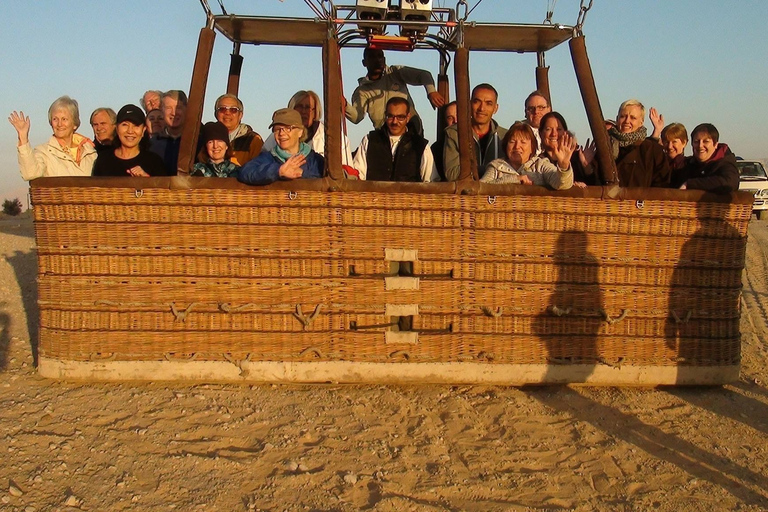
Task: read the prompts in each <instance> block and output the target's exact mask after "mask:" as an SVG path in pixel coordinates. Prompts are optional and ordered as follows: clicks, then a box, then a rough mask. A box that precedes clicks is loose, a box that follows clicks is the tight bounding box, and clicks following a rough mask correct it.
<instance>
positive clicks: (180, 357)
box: [163, 352, 197, 361]
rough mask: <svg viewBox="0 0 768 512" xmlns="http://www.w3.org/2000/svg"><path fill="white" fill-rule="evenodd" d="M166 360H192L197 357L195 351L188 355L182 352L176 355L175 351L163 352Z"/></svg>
mask: <svg viewBox="0 0 768 512" xmlns="http://www.w3.org/2000/svg"><path fill="white" fill-rule="evenodd" d="M163 356H164V357H165V360H166V361H194V360H195V359H197V352H192V353H191V354H189V355H188V356H186V357H185V356H184V354H181V355H176V353H175V352H166V353H165V354H163Z"/></svg>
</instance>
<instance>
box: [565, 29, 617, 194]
mask: <svg viewBox="0 0 768 512" xmlns="http://www.w3.org/2000/svg"><path fill="white" fill-rule="evenodd" d="M569 46H570V48H571V59H572V60H573V68H574V70H575V71H576V80H577V81H578V83H579V90H580V91H581V98H582V100H583V101H584V108H585V109H586V111H587V120H588V121H589V128H590V129H591V130H592V138H593V139H594V141H595V144H596V145H597V156H596V158H597V164H598V167H599V169H600V178H601V179H602V181H603V184H605V185H612V184H614V183H618V181H619V178H618V173H617V171H616V162H615V161H614V160H613V155H612V153H611V145H610V141H609V139H608V132H607V131H606V129H605V118H604V117H603V109H602V108H601V107H600V100H599V99H598V97H597V87H595V79H594V76H593V75H592V66H590V64H589V57H588V56H587V45H586V42H585V40H584V36H583V35H578V36H575V37H573V38H572V39H571V41H570V43H569Z"/></svg>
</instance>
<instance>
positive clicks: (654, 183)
mask: <svg viewBox="0 0 768 512" xmlns="http://www.w3.org/2000/svg"><path fill="white" fill-rule="evenodd" d="M644 124H645V107H644V106H643V104H642V103H640V102H639V101H637V100H627V101H625V102H624V103H622V104H621V106H620V107H619V116H618V117H617V118H616V127H614V128H611V129H610V130H608V135H610V137H611V143H612V150H613V157H614V159H615V160H616V170H617V171H618V175H619V185H621V186H622V187H668V186H669V180H670V172H669V162H668V161H667V156H666V155H665V154H664V151H663V150H662V149H661V145H660V144H659V143H658V141H656V140H654V139H649V138H647V134H648V132H647V130H646V129H645V126H644Z"/></svg>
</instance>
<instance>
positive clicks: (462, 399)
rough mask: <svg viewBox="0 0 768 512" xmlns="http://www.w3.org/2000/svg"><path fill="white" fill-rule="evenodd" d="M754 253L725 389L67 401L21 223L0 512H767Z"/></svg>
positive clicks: (3, 351)
mask: <svg viewBox="0 0 768 512" xmlns="http://www.w3.org/2000/svg"><path fill="white" fill-rule="evenodd" d="M764 248H768V223H762V222H757V221H753V222H752V225H751V226H750V241H749V247H748V261H747V271H746V272H745V275H744V298H743V306H744V313H743V315H742V334H743V341H744V344H743V352H744V354H743V367H742V376H741V379H740V381H739V382H738V383H735V384H733V385H729V386H724V387H714V388H686V389H674V388H669V389H614V388H564V387H563V388H561V387H558V388H552V387H550V388H524V389H517V388H504V387H471V386H414V387H395V386H338V385H324V386H322V385H321V386H285V385H280V386H271V385H263V386H237V385H194V386H192V385H184V384H181V383H178V384H177V383H174V384H170V385H169V384H82V383H66V382H56V381H50V380H45V379H43V378H41V377H39V376H38V375H37V373H36V372H35V368H34V365H33V354H32V344H31V343H30V339H35V336H36V333H35V328H34V326H35V325H36V318H37V310H36V306H35V296H36V289H35V286H36V285H35V273H36V257H35V252H34V239H33V237H32V226H31V221H30V220H29V218H26V219H21V220H19V219H13V218H11V219H8V218H5V219H0V253H2V255H3V257H2V258H0V453H2V459H0V460H2V463H0V510H1V511H25V512H34V511H40V512H42V511H46V512H47V511H77V510H89V511H120V510H149V511H164V510H184V511H203V510H205V511H214V510H215V511H249V510H269V511H283V510H291V511H293V510H309V511H318V512H319V511H351V510H376V511H404V510H419V511H421V510H426V511H430V510H435V511H437V510H447V511H465V510H466V511H497V510H505V511H506V510H513V511H517V510H552V511H554V510H577V511H593V510H597V511H603V510H605V511H635V510H637V511H646V510H659V511H709V510H745V511H746V510H749V511H758V510H768V345H767V344H766V340H767V339H768V337H766V332H768V299H767V298H766V297H767V294H768V257H766V252H764V251H765V250H768V249H764ZM30 327H31V329H30ZM30 330H31V331H32V332H30Z"/></svg>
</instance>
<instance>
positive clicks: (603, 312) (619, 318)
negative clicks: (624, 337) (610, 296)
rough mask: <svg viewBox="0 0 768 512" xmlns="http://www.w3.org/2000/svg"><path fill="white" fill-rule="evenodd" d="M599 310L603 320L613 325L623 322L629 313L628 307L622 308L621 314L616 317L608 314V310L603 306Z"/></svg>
mask: <svg viewBox="0 0 768 512" xmlns="http://www.w3.org/2000/svg"><path fill="white" fill-rule="evenodd" d="M598 311H599V312H600V314H601V315H603V320H605V322H606V323H607V324H608V325H613V324H615V323H618V322H621V321H622V320H624V319H625V318H626V317H627V313H629V310H628V309H622V310H621V314H620V315H619V316H617V317H616V318H611V316H610V315H609V314H608V312H607V311H606V310H604V309H602V308H601V309H599V310H598Z"/></svg>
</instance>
